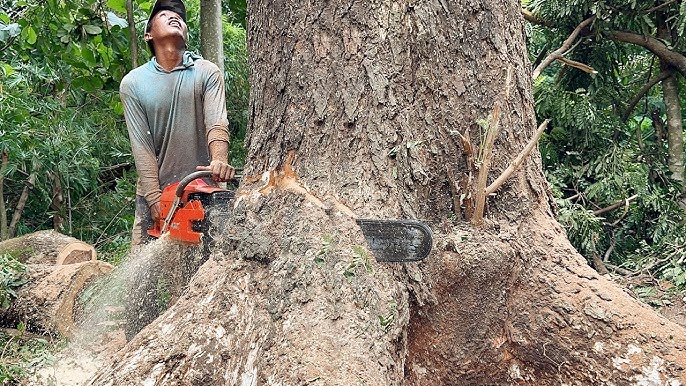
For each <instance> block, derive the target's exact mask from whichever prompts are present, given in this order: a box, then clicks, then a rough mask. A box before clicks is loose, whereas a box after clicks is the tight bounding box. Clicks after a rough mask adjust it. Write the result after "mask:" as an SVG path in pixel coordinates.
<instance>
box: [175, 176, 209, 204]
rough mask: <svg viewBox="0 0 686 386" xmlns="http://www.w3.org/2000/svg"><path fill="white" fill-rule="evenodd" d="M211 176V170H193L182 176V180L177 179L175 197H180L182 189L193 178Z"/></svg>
mask: <svg viewBox="0 0 686 386" xmlns="http://www.w3.org/2000/svg"><path fill="white" fill-rule="evenodd" d="M211 176H212V171H211V170H199V171H197V172H193V173H191V174H189V175H187V176H186V177H184V178H183V180H181V181H179V185H178V186H177V187H176V197H181V196H182V195H183V191H184V190H185V189H186V186H188V184H190V183H191V182H193V180H195V179H198V178H204V177H211Z"/></svg>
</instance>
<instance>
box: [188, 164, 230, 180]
mask: <svg viewBox="0 0 686 386" xmlns="http://www.w3.org/2000/svg"><path fill="white" fill-rule="evenodd" d="M196 169H197V170H210V171H212V179H213V180H214V181H216V182H226V181H231V180H232V179H233V177H234V176H235V175H236V170H235V169H234V168H233V166H231V165H229V164H227V163H226V162H223V161H217V160H214V161H212V162H210V165H209V166H198V167H196Z"/></svg>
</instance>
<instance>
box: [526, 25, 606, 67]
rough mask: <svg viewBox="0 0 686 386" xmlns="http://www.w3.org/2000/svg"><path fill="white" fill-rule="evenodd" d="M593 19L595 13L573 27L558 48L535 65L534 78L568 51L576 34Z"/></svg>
mask: <svg viewBox="0 0 686 386" xmlns="http://www.w3.org/2000/svg"><path fill="white" fill-rule="evenodd" d="M595 19H596V17H595V15H594V16H591V17H589V18H587V19H586V20H584V21H582V22H581V24H579V25H578V26H576V28H574V31H572V33H571V34H570V35H569V37H567V39H565V41H564V42H563V43H562V45H561V46H560V48H558V49H556V50H555V51H553V52H551V53H550V55H548V56H547V57H546V58H545V59H543V61H542V62H541V64H539V65H538V66H537V67H536V69H534V73H533V78H534V79H536V78H538V76H539V75H541V72H542V71H543V70H544V69H545V68H546V67H548V66H549V65H550V64H551V63H552V62H554V61H555V60H557V59H559V58H562V56H563V55H564V54H566V53H567V52H568V51H569V49H570V47H572V44H573V43H574V41H575V40H576V38H577V36H579V34H580V33H581V31H583V30H584V28H586V27H588V26H589V25H591V23H593V22H594V21H595Z"/></svg>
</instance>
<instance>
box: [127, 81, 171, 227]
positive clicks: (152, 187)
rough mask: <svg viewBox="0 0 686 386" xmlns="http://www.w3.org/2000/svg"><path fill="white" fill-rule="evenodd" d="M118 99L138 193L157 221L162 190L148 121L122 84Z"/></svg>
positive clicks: (138, 104) (137, 102)
mask: <svg viewBox="0 0 686 386" xmlns="http://www.w3.org/2000/svg"><path fill="white" fill-rule="evenodd" d="M120 97H121V100H122V103H123V104H124V117H125V118H126V127H127V129H128V132H129V140H130V142H131V152H132V153H133V159H134V161H135V163H136V171H137V172H138V181H139V186H138V193H139V194H141V195H142V196H143V197H144V198H145V201H146V202H147V203H148V206H149V207H150V211H151V213H152V217H153V220H155V221H157V219H158V218H159V213H160V204H159V203H160V196H161V195H162V190H161V189H160V179H159V170H158V166H157V158H156V157H155V147H154V146H155V145H154V143H153V140H152V135H151V134H150V129H149V127H148V120H147V118H146V116H145V112H144V111H143V107H142V106H141V104H140V102H139V101H138V99H136V97H134V96H133V95H131V94H129V92H128V90H127V89H126V86H125V85H123V84H122V90H121V92H120Z"/></svg>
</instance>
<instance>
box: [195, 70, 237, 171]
mask: <svg viewBox="0 0 686 386" xmlns="http://www.w3.org/2000/svg"><path fill="white" fill-rule="evenodd" d="M211 68H212V71H211V72H210V74H209V76H208V78H207V80H206V81H205V83H204V85H205V87H204V98H203V100H204V105H203V109H204V111H203V113H204V115H205V117H204V121H205V130H206V134H207V144H208V146H209V151H210V164H209V166H198V170H211V171H212V174H213V177H214V179H215V180H216V181H229V180H231V179H232V178H233V177H234V175H235V170H234V168H233V167H232V166H231V165H230V164H229V121H228V119H227V118H226V98H225V91H224V77H223V76H222V74H221V72H220V71H219V69H218V68H217V67H216V66H215V65H211Z"/></svg>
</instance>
